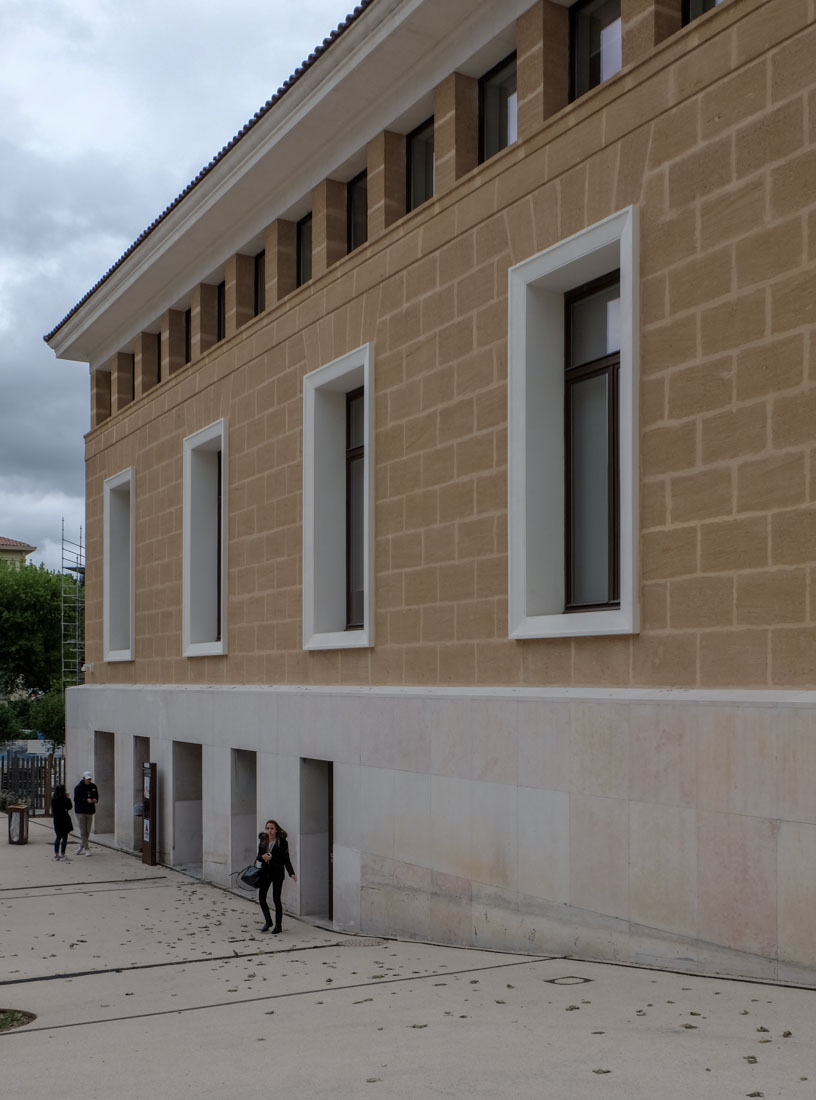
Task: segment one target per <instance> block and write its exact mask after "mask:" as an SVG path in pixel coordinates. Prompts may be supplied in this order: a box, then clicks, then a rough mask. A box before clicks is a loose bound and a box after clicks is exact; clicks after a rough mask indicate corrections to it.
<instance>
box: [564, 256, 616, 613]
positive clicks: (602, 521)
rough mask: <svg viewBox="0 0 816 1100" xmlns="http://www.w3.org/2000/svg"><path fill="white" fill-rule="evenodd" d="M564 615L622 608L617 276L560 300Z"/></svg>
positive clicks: (575, 290) (578, 288)
mask: <svg viewBox="0 0 816 1100" xmlns="http://www.w3.org/2000/svg"><path fill="white" fill-rule="evenodd" d="M564 300H565V310H566V315H565V320H564V333H565V341H564V343H565V350H566V374H565V382H564V413H565V415H564V452H565V458H564V471H565V502H566V522H565V525H564V528H565V537H566V545H565V553H564V560H565V562H566V577H565V585H564V588H565V610H567V611H576V610H579V609H580V610H587V609H589V608H605V607H618V606H620V563H619V555H618V546H619V541H620V536H619V528H620V520H619V515H620V509H619V496H620V473H619V463H618V450H619V442H618V420H619V417H618V388H619V381H618V379H619V374H620V272H618V271H615V272H612V273H611V274H609V275H606V276H602V277H601V278H599V279H594V280H593V281H592V282H590V283H587V284H586V285H584V286H581V287H577V288H575V289H573V290H571V291H569V292H568V293H567V294H566V295H565V296H564Z"/></svg>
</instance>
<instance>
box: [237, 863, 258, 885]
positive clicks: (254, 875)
mask: <svg viewBox="0 0 816 1100" xmlns="http://www.w3.org/2000/svg"><path fill="white" fill-rule="evenodd" d="M238 879H239V881H240V882H241V885H242V886H247V887H249V889H250V890H257V889H258V886H259V884H260V881H261V871H260V868H259V867H256V866H255V865H254V864H252V863H250V865H249V866H248V867H245V868H244V869H243V871H242V872H241V873H240V875H239V876H238Z"/></svg>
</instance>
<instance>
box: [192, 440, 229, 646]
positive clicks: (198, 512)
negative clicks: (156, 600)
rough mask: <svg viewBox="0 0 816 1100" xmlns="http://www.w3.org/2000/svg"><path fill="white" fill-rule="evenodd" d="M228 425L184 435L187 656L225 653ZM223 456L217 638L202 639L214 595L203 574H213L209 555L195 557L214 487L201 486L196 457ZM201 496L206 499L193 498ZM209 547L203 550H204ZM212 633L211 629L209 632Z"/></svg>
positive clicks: (202, 473)
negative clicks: (219, 597)
mask: <svg viewBox="0 0 816 1100" xmlns="http://www.w3.org/2000/svg"><path fill="white" fill-rule="evenodd" d="M227 440H228V432H227V421H226V419H221V420H216V421H214V423H212V424H209V425H208V426H207V427H206V428H201V429H200V431H197V432H194V433H193V435H189V436H187V438H186V439H185V440H184V443H183V450H184V506H183V521H182V522H183V537H182V653H183V655H184V656H185V657H217V656H220V655H222V654H224V653H226V652H227V605H228V602H229V601H228V599H227V577H228V575H229V573H228V569H227V554H228V545H229V522H228V519H229V462H228V457H227ZM219 450H220V451H221V638H220V639H218V640H217V639H216V638H215V637H214V636H213V637H211V638H207V637H206V636H205V637H201V635H202V634H204V635H206V634H207V633H208V623H207V620H208V619H210V620H211V619H212V618H213V616H214V614H215V611H216V606H215V595H214V593H213V592H212V591H211V589H210V587H209V581H208V580H207V575H208V574H210V575H211V574H212V569H213V562H212V561H211V560H210V558H209V556H208V554H207V553H205V554H204V556H203V558H202V557H201V556H200V554H199V553H198V547H199V545H200V543H201V541H202V539H201V536H202V532H201V530H200V528H201V526H202V524H203V523H204V522H205V520H206V518H207V517H206V516H205V515H204V514H203V512H202V509H204V508H205V506H206V508H207V509H210V508H211V505H212V504H213V501H212V499H211V498H212V493H211V489H212V486H211V485H210V484H204V483H199V482H198V481H197V479H198V478H199V477H203V476H205V474H206V471H204V470H199V471H198V472H197V471H196V469H195V462H196V458H197V457H203V456H204V455H205V454H208V453H214V452H217V451H219ZM199 491H201V492H202V493H203V494H204V497H205V499H204V500H198V502H196V497H197V496H198V493H199ZM209 549H211V548H209V547H203V550H204V551H205V552H206V551H208V550H209ZM211 633H212V634H213V635H214V634H215V630H212V632H211Z"/></svg>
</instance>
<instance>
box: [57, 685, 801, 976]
mask: <svg viewBox="0 0 816 1100" xmlns="http://www.w3.org/2000/svg"><path fill="white" fill-rule="evenodd" d="M95 730H108V731H113V732H114V733H115V747H116V766H115V776H116V791H115V798H116V804H117V805H116V810H117V812H116V822H117V843H118V844H120V845H121V846H122V847H126V848H129V847H131V845H132V836H133V828H132V820H131V818H130V816H129V815H130V813H131V810H132V802H133V797H132V792H133V776H132V761H133V740H132V739H133V737H134V736H142V737H150V739H151V741H150V758H151V759H152V760H156V761H157V763H158V765H159V797H160V805H161V811H162V817H161V822H160V825H159V852H160V858H162V859H163V860H165V861H168V862H169V859H170V853H171V852H172V851H173V849H174V846H175V847H177V843H176V844H174V838H173V836H172V822H173V818H174V815H173V812H172V811H173V807H172V804H171V799H172V791H173V776H172V759H173V752H172V742H173V740H179V741H189V742H193V743H197V744H201V745H202V803H203V814H202V820H203V849H204V867H203V873H204V876H205V877H206V878H210V879H212V880H213V881H216V882H220V883H222V884H226V883H228V882H229V874H230V870H234V868H230V866H229V865H230V858H229V857H230V853H232V852H234V851H235V850H236V845H237V843H238V842H239V840H240V839H241V838H240V837H239V836H238V835H237V833H236V830H238V831H248V830H249V829H250V828H252V832H253V834H254V832H255V831H256V829H255V828H254V826H253V825H252V823H251V821H250V822H249V824H247V822H248V818H247V815H246V813H245V812H243V813H240V814H239V813H236V814H235V815H234V816H233V814H232V812H231V806H230V781H229V750H230V749H232V748H240V749H245V750H249V751H253V752H255V753H256V754H257V758H256V760H257V792H256V806H257V817H258V826H260V824H262V822H263V821H264V820H265V819H266V818H267V817H268V816H273V817H275V818H277V819H278V820H280V821H281V822H282V823H283V824H284V825H285V827H286V828H288V829H289V831H290V841H291V851H292V857H293V862H294V863H295V867H296V869H297V868H298V856H299V847H300V837H299V832H300V823H301V807H300V799H301V789H300V782H301V781H300V776H301V767H300V761H301V759H304V758H307V759H311V760H329V761H332V762H333V765H334V768H333V785H334V822H333V825H334V922H335V925H336V927H337V928H338V929H342V930H347V931H359V932H363V933H367V934H394V935H399V936H405V937H409V938H411V937H416V938H418V939H423V940H434V941H439V942H443V943H455V944H468V945H469V944H473V945H476V946H483V947H486V948H501V949H503V950H511V951H512V950H518V951H530V950H535V951H540V952H542V953H546V954H558V955H562V954H563V955H574V956H579V957H583V958H596V959H608V960H615V961H621V962H632V963H637V964H640V965H649V966H667V967H676V968H679V969H684V970H691V971H697V972H701V973H724V974H732V975H744V976H751V977H757V978H766V979H779V980H784V981H790V982H803V983H811V984H812V983H813V982H814V981H816V938H814V937H813V935H812V924H813V922H812V915H813V913H814V911H816V874H814V873H813V867H814V864H816V785H814V784H813V782H812V776H813V775H814V774H815V773H816V693H814V692H770V691H751V692H748V691H746V692H703V691H696V692H682V691H649V690H629V689H627V690H591V689H588V690H583V691H581V690H578V689H564V690H556V689H538V690H517V691H514V690H491V689H483V690H471V689H467V690H466V689H450V690H436V691H430V690H425V689H411V688H402V689H393V688H391V689H386V688H382V689H376V688H375V689H368V688H366V689H362V688H361V689H336V688H335V689H332V688H299V689H297V688H296V689H292V688H263V687H257V688H247V687H239V688H238V687H206V688H202V687H153V686H140V687H98V688H97V687H82V688H76V689H71V690H70V691H69V693H68V748H67V755H68V768H69V776H73V775H74V774H75V773H76V774H81V772H82V771H83V770H84V769H85V768H86V767H88V766H92V765H93V744H94V737H93V734H94V731H95ZM110 795H111V792H108V791H102V792H101V797H102V798H109V797H110ZM176 841H177V838H176ZM313 885H314V884H304V885H303V887H302V888H303V889H304V890H310V889H311V888H312V886H313ZM300 889H301V884H300V883H298V884H297V885H296V884H294V883H292V882H291V881H289V880H287V886H286V891H285V894H284V901H285V904H286V906H287V908H288V909H289V910H290V911H293V912H298V911H300V902H301V899H300V893H299V891H300Z"/></svg>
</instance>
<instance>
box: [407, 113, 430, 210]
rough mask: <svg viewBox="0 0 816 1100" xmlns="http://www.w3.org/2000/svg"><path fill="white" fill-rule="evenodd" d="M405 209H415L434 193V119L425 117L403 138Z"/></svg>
mask: <svg viewBox="0 0 816 1100" xmlns="http://www.w3.org/2000/svg"><path fill="white" fill-rule="evenodd" d="M405 167H406V194H405V205H406V209H407V210H409V211H410V210H416V208H417V207H418V206H420V205H421V204H422V203H423V202H427V201H428V199H430V198H433V193H434V120H433V117H431V118H428V119H426V120H425V121H424V122H423V123H422V125H421V126H417V128H416V129H415V130H412V131H411V133H410V134H408V136H407V137H406V139H405Z"/></svg>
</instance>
